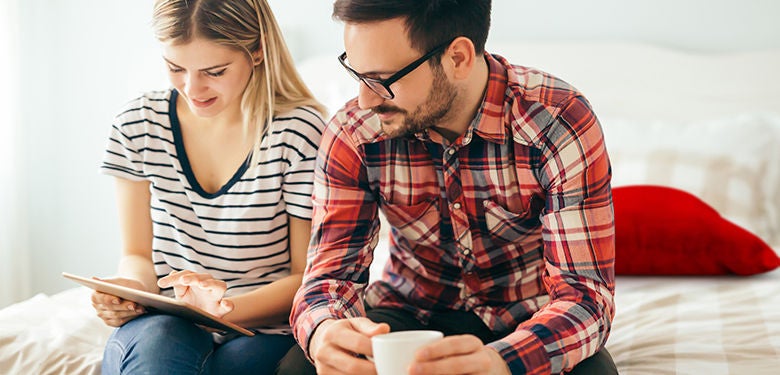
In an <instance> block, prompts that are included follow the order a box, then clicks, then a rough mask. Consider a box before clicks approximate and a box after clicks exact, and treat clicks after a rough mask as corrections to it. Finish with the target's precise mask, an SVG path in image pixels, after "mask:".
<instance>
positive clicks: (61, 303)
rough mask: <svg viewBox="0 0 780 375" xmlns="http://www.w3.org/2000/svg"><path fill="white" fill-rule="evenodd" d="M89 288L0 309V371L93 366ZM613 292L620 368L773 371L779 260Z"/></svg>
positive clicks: (613, 341)
mask: <svg viewBox="0 0 780 375" xmlns="http://www.w3.org/2000/svg"><path fill="white" fill-rule="evenodd" d="M381 257H382V255H380V261H381ZM90 293H91V291H90V290H89V289H87V288H84V287H78V288H73V289H69V290H66V291H64V292H62V293H59V294H56V295H54V296H46V295H43V294H39V295H37V296H35V297H33V298H31V299H28V300H26V301H23V302H20V303H17V304H14V305H11V306H9V307H7V308H5V309H2V310H0V374H90V375H91V374H99V373H100V360H101V357H102V353H103V346H104V344H105V341H106V340H107V339H108V336H109V335H110V334H111V328H109V327H107V326H105V325H103V323H102V321H100V320H99V319H98V318H97V317H96V316H95V314H94V311H93V310H92V307H91V305H90V302H89V296H90ZM615 299H616V304H617V314H616V316H615V320H614V322H613V327H612V334H611V335H610V339H609V342H608V343H607V348H608V349H609V350H610V353H612V356H613V357H614V359H615V363H616V364H617V366H618V369H619V371H620V373H621V374H623V375H664V374H707V375H720V374H759V375H761V374H777V373H778V365H780V269H777V270H775V271H773V272H770V273H766V274H762V275H757V276H753V277H738V276H718V277H645V276H642V277H638V276H636V277H635V276H619V277H618V279H617V290H616V295H615Z"/></svg>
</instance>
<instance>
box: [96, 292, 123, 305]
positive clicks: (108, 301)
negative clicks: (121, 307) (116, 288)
mask: <svg viewBox="0 0 780 375" xmlns="http://www.w3.org/2000/svg"><path fill="white" fill-rule="evenodd" d="M91 299H92V305H93V306H94V305H95V304H103V305H118V304H120V303H122V299H121V298H119V297H117V296H114V295H111V294H106V293H101V292H94V293H92V298H91Z"/></svg>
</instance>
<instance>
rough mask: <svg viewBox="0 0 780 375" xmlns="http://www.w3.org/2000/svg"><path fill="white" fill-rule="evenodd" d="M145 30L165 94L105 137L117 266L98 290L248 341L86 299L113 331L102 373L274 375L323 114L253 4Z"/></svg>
mask: <svg viewBox="0 0 780 375" xmlns="http://www.w3.org/2000/svg"><path fill="white" fill-rule="evenodd" d="M152 24H153V28H154V31H155V34H156V37H157V39H158V40H159V41H160V43H161V45H162V51H163V52H162V55H163V59H164V62H165V65H166V66H167V68H168V69H169V75H170V81H171V83H172V86H173V87H172V88H170V89H168V90H164V91H155V92H149V93H146V94H144V95H143V96H141V97H140V98H137V99H135V100H133V101H131V102H130V103H128V104H127V106H126V107H125V108H124V110H123V111H122V112H121V113H120V114H119V115H118V116H117V117H116V119H115V122H114V124H113V127H112V131H111V136H110V141H109V144H108V148H107V152H106V155H105V159H104V161H103V164H102V166H101V170H102V172H103V173H105V174H108V175H111V176H114V177H116V181H117V194H118V202H119V213H120V223H121V232H122V237H123V242H122V243H123V254H122V257H121V260H120V264H119V272H118V275H117V277H115V278H112V279H108V280H109V281H112V282H114V283H117V284H121V285H125V286H129V287H133V288H136V289H141V290H146V291H149V292H153V293H160V294H164V295H168V296H175V297H176V298H180V299H183V300H185V301H186V302H188V303H191V304H193V305H195V306H198V307H200V308H202V309H204V310H206V311H209V312H211V313H213V314H215V315H218V316H222V317H223V318H225V319H227V320H229V321H232V322H234V323H237V324H239V325H241V326H244V327H249V328H251V329H252V330H253V331H255V332H256V335H255V336H253V337H248V336H240V337H232V336H226V335H221V334H218V333H212V332H209V331H207V330H205V329H203V328H201V327H199V326H198V325H196V324H193V323H192V322H190V321H187V320H185V319H181V318H177V317H173V316H168V315H160V314H147V313H146V311H145V309H144V307H143V306H140V305H138V304H135V303H133V302H131V301H127V300H123V299H121V298H118V297H116V296H112V295H107V294H103V293H97V292H96V293H94V294H93V297H92V303H93V306H94V307H95V309H96V311H97V314H98V316H100V317H101V318H102V319H103V320H104V321H105V323H106V324H108V325H110V326H113V327H118V328H117V329H116V330H115V331H114V333H113V335H112V336H111V338H110V339H109V342H108V344H107V345H106V349H105V354H104V359H103V374H115V373H120V372H121V373H151V374H174V373H175V374H182V373H193V374H194V373H198V374H201V373H230V374H241V373H250V372H251V373H254V374H257V373H273V371H274V370H275V368H276V363H277V362H278V360H279V359H280V358H281V356H282V355H283V354H284V353H286V352H287V350H288V349H289V348H290V347H291V346H292V345H293V344H294V340H293V338H292V336H291V335H290V327H289V325H288V316H289V312H290V308H291V303H292V298H293V296H294V294H295V292H296V290H297V289H298V287H299V286H300V283H301V274H302V272H303V268H304V266H305V263H306V261H305V260H306V249H307V245H308V242H309V238H310V228H311V224H310V223H311V221H310V219H311V208H312V207H311V198H310V196H311V190H312V180H313V169H314V162H315V157H316V151H317V146H318V144H319V141H320V137H321V133H322V129H323V127H324V122H323V120H322V116H323V108H322V106H321V105H320V104H319V103H318V102H317V101H316V100H315V99H314V98H313V96H312V95H311V93H310V91H309V90H308V89H307V88H306V86H305V85H304V83H303V82H302V80H301V78H300V77H299V75H298V73H297V72H296V70H295V68H294V66H293V62H292V58H291V57H290V54H289V52H288V50H287V47H286V46H285V43H284V40H283V39H282V36H281V33H280V31H279V27H278V26H277V24H276V21H275V19H274V16H273V14H272V13H271V9H270V8H269V6H268V4H267V3H266V1H265V0H158V1H156V2H155V8H154V15H153V22H152Z"/></svg>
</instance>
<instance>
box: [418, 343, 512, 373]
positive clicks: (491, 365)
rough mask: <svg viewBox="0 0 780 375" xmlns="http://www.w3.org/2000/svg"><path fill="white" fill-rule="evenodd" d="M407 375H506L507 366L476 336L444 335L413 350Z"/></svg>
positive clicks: (499, 356)
mask: <svg viewBox="0 0 780 375" xmlns="http://www.w3.org/2000/svg"><path fill="white" fill-rule="evenodd" d="M409 374H410V375H423V374H427V375H445V374H485V375H488V374H489V375H510V372H509V367H508V366H507V364H506V362H505V361H504V359H503V358H502V357H501V355H500V354H498V352H497V351H495V350H494V349H492V348H490V347H487V346H485V345H484V344H482V341H480V340H479V339H478V338H477V337H476V336H473V335H460V336H447V337H445V338H444V339H442V340H439V341H437V342H434V343H432V344H430V345H426V346H424V347H422V348H420V350H419V351H417V355H416V356H415V360H414V362H412V364H411V365H410V367H409Z"/></svg>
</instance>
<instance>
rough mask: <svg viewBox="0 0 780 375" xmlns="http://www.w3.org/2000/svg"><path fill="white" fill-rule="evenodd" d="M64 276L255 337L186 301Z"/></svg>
mask: <svg viewBox="0 0 780 375" xmlns="http://www.w3.org/2000/svg"><path fill="white" fill-rule="evenodd" d="M62 276H63V277H65V278H67V279H69V280H72V281H75V282H77V283H79V284H81V285H84V286H86V287H89V288H91V289H93V290H96V291H98V292H102V293H106V294H111V295H114V296H117V297H120V298H123V299H126V300H128V301H133V302H135V303H138V304H141V305H142V306H144V307H145V308H147V309H148V310H151V311H158V312H161V313H166V314H170V315H175V316H179V317H182V318H186V319H189V320H191V321H192V322H194V323H197V324H201V325H204V326H207V327H210V328H215V329H217V330H221V331H227V332H236V333H240V334H242V335H245V336H254V335H255V334H254V332H252V331H250V330H248V329H246V328H243V327H241V326H239V325H237V324H235V323H232V322H229V321H227V320H225V319H222V318H220V317H217V316H215V315H212V314H210V313H208V312H206V311H204V310H203V309H200V308H198V307H196V306H192V305H190V304H188V303H186V302H184V301H181V300H177V299H175V298H170V297H166V296H162V295H159V294H154V293H149V292H146V291H143V290H138V289H133V288H128V287H126V286H122V285H117V284H112V283H109V282H106V281H102V280H98V279H94V278H86V277H83V276H78V275H74V274H71V273H67V272H63V273H62Z"/></svg>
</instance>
